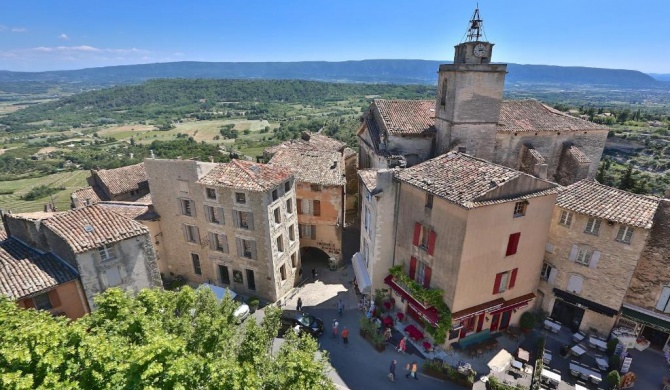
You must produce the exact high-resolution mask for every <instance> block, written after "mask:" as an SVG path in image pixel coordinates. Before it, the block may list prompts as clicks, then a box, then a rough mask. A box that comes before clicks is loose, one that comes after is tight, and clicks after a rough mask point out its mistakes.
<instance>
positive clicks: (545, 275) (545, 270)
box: [540, 263, 554, 280]
mask: <svg viewBox="0 0 670 390" xmlns="http://www.w3.org/2000/svg"><path fill="white" fill-rule="evenodd" d="M553 270H554V267H552V266H551V265H549V264H547V263H544V264H542V272H540V278H542V279H543V280H549V277H550V276H551V271H553Z"/></svg>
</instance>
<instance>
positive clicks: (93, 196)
mask: <svg viewBox="0 0 670 390" xmlns="http://www.w3.org/2000/svg"><path fill="white" fill-rule="evenodd" d="M98 192H99V191H96V188H93V187H91V186H89V187H84V188H80V189H78V190H75V191H74V192H73V193H72V194H71V195H70V199H72V201H73V202H78V203H79V205H81V206H84V205H86V200H87V199H88V200H89V202H90V204H96V203H98V202H100V201H101V200H102V199H101V197H100V194H98Z"/></svg>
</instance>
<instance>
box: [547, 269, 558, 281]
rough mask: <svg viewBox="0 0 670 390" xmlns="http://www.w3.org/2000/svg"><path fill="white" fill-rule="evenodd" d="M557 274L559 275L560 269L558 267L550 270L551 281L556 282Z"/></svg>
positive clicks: (549, 279)
mask: <svg viewBox="0 0 670 390" xmlns="http://www.w3.org/2000/svg"><path fill="white" fill-rule="evenodd" d="M557 276H558V270H557V269H556V268H552V269H551V271H549V278H548V281H549V283H550V284H556V277H557Z"/></svg>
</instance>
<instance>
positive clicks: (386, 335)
mask: <svg viewBox="0 0 670 390" xmlns="http://www.w3.org/2000/svg"><path fill="white" fill-rule="evenodd" d="M392 336H393V334H392V332H391V328H390V327H388V328H386V329H385V330H384V342H385V343H388V342H390V341H391V337H392Z"/></svg>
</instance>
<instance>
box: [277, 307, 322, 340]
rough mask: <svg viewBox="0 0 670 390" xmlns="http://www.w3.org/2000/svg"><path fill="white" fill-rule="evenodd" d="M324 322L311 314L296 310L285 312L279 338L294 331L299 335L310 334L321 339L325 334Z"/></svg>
mask: <svg viewBox="0 0 670 390" xmlns="http://www.w3.org/2000/svg"><path fill="white" fill-rule="evenodd" d="M323 329H324V328H323V321H321V319H320V318H317V317H314V316H313V315H311V314H309V313H303V312H299V311H294V310H285V311H283V312H282V316H281V328H280V329H279V337H282V336H284V334H285V333H286V332H288V331H289V330H293V331H295V332H297V333H299V334H303V333H306V334H309V335H312V336H314V337H319V336H321V335H322V334H323Z"/></svg>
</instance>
